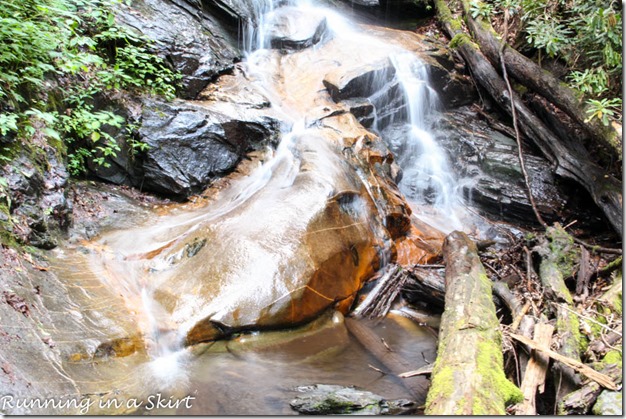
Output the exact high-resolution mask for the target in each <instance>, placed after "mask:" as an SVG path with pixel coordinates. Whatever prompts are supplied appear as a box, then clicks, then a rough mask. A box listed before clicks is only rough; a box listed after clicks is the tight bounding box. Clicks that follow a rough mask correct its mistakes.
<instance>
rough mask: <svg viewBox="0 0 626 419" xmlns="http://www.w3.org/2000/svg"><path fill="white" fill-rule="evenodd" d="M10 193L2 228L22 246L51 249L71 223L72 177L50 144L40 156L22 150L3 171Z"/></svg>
mask: <svg viewBox="0 0 626 419" xmlns="http://www.w3.org/2000/svg"><path fill="white" fill-rule="evenodd" d="M0 178H4V179H5V181H6V184H7V186H6V188H7V189H8V192H9V201H8V209H9V214H6V217H5V218H6V222H3V223H2V226H1V227H2V228H4V229H7V230H8V231H10V232H12V233H13V234H14V235H15V236H16V237H17V238H18V239H19V240H20V241H21V242H22V243H24V244H28V245H32V246H35V247H39V248H42V249H52V248H54V247H56V246H57V242H58V239H59V238H60V237H61V236H62V235H64V234H65V233H66V232H67V229H68V227H69V225H70V223H71V212H72V206H71V203H70V202H69V201H68V200H67V197H66V193H65V187H66V186H67V182H68V179H69V174H68V172H67V170H66V169H65V165H64V164H63V163H62V162H61V161H59V156H58V153H57V151H56V150H55V149H53V148H52V147H51V146H49V145H48V144H45V145H43V146H42V148H41V149H40V150H39V151H38V152H37V153H29V152H28V151H27V150H24V149H23V150H21V151H20V154H19V155H18V156H17V157H16V158H15V159H14V160H13V161H11V162H10V163H9V164H7V165H5V166H4V167H2V168H0Z"/></svg>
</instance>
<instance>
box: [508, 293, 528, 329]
mask: <svg viewBox="0 0 626 419" xmlns="http://www.w3.org/2000/svg"><path fill="white" fill-rule="evenodd" d="M528 310H530V300H528V301H526V304H524V307H522V309H521V310H520V312H519V313H518V314H517V316H515V319H513V323H511V330H512V331H516V330H517V328H518V327H519V324H520V323H521V321H522V318H523V317H524V316H525V315H526V313H528Z"/></svg>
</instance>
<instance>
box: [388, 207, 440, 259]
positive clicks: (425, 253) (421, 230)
mask: <svg viewBox="0 0 626 419" xmlns="http://www.w3.org/2000/svg"><path fill="white" fill-rule="evenodd" d="M412 221H413V222H412V224H411V229H410V231H409V233H408V234H407V235H406V236H404V237H401V238H399V239H397V240H396V241H395V245H396V251H397V254H398V256H397V263H398V265H400V266H402V267H409V266H413V265H420V264H428V263H432V262H434V261H435V260H436V259H438V258H439V257H440V256H441V247H442V245H443V240H444V238H445V235H444V234H443V233H442V232H440V231H439V230H437V229H435V228H433V227H431V226H429V225H427V224H425V223H422V222H420V221H417V220H416V219H415V218H413V220H412Z"/></svg>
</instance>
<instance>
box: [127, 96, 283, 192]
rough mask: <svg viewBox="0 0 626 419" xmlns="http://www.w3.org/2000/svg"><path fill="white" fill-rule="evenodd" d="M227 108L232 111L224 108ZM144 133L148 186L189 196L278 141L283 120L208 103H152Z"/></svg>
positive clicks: (144, 168) (145, 116)
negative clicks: (252, 153) (251, 153)
mask: <svg viewBox="0 0 626 419" xmlns="http://www.w3.org/2000/svg"><path fill="white" fill-rule="evenodd" d="M223 110H224V111H226V109H223ZM142 121H143V122H142V126H141V129H140V136H141V139H142V141H143V142H145V143H146V144H147V145H148V146H149V149H148V150H147V152H146V153H145V154H144V155H143V156H142V159H141V163H140V164H141V169H142V171H143V176H142V178H141V179H137V180H135V182H136V183H140V184H141V185H142V186H143V188H144V189H147V190H152V191H155V192H159V193H163V194H168V195H176V196H180V197H188V196H189V195H192V194H194V193H198V192H201V191H202V190H204V189H205V188H206V187H207V186H208V185H209V183H210V182H211V181H212V180H214V179H215V178H217V177H218V176H220V175H223V174H225V173H227V172H229V171H231V170H232V169H233V168H234V167H235V166H236V165H237V163H238V162H239V160H240V159H241V157H242V156H243V155H244V154H245V153H246V152H247V151H250V150H252V149H256V148H259V147H261V146H263V145H267V144H268V143H270V142H272V141H274V140H275V139H276V138H277V135H278V132H279V131H280V123H279V121H277V120H276V119H274V118H271V117H268V116H259V115H258V114H253V113H251V112H250V113H248V114H246V112H245V111H243V110H242V109H239V108H237V107H234V106H233V107H231V108H230V109H229V110H228V111H227V112H224V113H222V112H220V111H219V110H216V109H215V108H212V107H211V106H210V105H208V104H207V103H205V102H186V101H178V100H177V101H174V102H172V103H163V102H158V101H150V102H147V103H146V105H145V107H144V111H143V117H142Z"/></svg>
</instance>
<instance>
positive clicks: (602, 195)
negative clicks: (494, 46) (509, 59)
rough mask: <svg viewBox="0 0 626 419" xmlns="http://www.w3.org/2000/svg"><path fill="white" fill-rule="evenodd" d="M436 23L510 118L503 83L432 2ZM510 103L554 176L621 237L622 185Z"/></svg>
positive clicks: (441, 3)
mask: <svg viewBox="0 0 626 419" xmlns="http://www.w3.org/2000/svg"><path fill="white" fill-rule="evenodd" d="M435 6H436V8H437V14H438V17H439V20H440V21H441V23H442V26H443V28H444V30H445V31H446V33H447V34H448V35H449V36H450V37H451V38H452V41H451V42H450V45H451V47H456V48H457V50H458V51H459V53H460V54H461V55H462V56H463V58H464V59H465V61H466V62H467V64H468V66H469V67H470V68H471V71H472V75H473V77H474V79H475V80H476V81H477V82H478V83H479V84H480V85H481V86H482V87H483V88H484V89H485V90H486V91H487V92H488V93H489V95H490V96H491V97H492V98H493V100H494V101H495V102H496V103H497V104H498V105H499V106H500V107H501V108H502V109H503V110H504V111H506V112H507V113H508V114H509V115H511V98H510V97H509V93H508V89H507V86H506V83H505V82H504V80H502V78H501V77H500V75H499V74H498V72H497V71H496V70H495V69H494V68H493V66H492V65H491V63H490V62H489V61H488V60H487V58H485V56H484V55H483V54H482V52H481V51H480V49H479V48H478V46H477V45H476V44H474V43H473V42H472V41H471V39H470V38H469V36H468V35H467V34H465V33H464V32H463V30H462V26H461V23H460V21H458V20H456V19H454V18H453V17H452V13H451V12H450V9H449V8H448V6H447V4H446V2H445V0H435ZM514 96H515V97H514V98H513V102H514V104H515V109H516V112H517V118H518V122H519V126H520V129H521V131H522V132H523V133H524V134H525V135H526V137H528V138H530V139H531V140H532V141H533V142H534V143H535V145H536V146H537V147H538V148H539V149H540V150H541V152H542V154H543V155H544V156H545V157H546V158H547V159H548V161H550V162H551V163H552V164H553V165H554V166H555V173H556V174H558V175H559V176H562V177H565V178H568V179H572V180H573V181H575V182H577V183H578V184H580V185H581V186H582V187H583V188H585V190H587V192H589V194H590V195H591V198H592V199H593V201H594V202H595V204H596V205H597V206H598V207H599V208H600V209H601V210H602V211H603V212H604V215H605V216H606V218H607V220H608V221H609V222H610V223H611V225H612V226H613V228H614V229H615V231H616V232H617V233H618V234H619V235H620V237H621V235H622V193H621V191H622V185H621V182H620V181H618V180H617V179H615V178H614V177H612V176H610V175H609V174H608V173H607V171H606V170H604V169H603V168H602V167H600V166H598V165H597V164H595V163H593V162H591V161H590V160H589V154H588V153H587V151H586V150H585V149H584V147H582V145H580V144H578V143H576V142H574V141H569V142H565V141H562V140H561V139H560V138H558V137H557V136H556V135H554V134H553V133H552V132H551V131H550V129H549V128H548V127H547V126H546V125H545V124H544V123H543V122H542V121H541V120H540V119H539V118H538V117H537V116H536V115H535V114H534V113H533V112H532V111H530V109H528V107H526V106H525V105H524V104H523V103H522V102H521V100H520V99H519V97H517V95H514Z"/></svg>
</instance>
